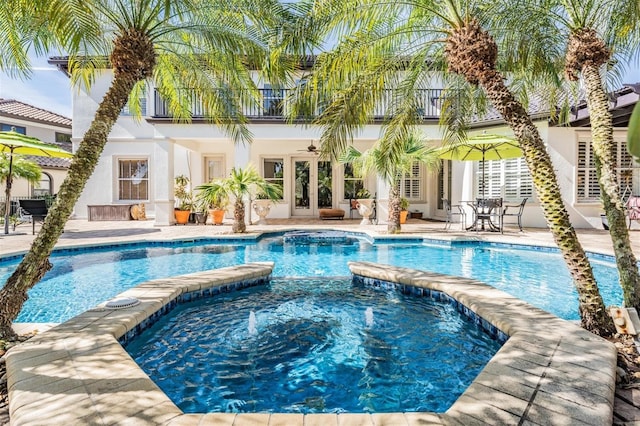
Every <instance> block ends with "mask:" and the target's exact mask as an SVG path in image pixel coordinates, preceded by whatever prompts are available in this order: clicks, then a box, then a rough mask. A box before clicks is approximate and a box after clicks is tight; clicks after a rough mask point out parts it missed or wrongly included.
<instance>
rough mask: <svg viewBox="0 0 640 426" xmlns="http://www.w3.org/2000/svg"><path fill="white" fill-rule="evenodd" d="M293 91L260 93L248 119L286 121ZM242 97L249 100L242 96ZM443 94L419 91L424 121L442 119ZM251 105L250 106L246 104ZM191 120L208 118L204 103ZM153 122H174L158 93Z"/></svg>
mask: <svg viewBox="0 0 640 426" xmlns="http://www.w3.org/2000/svg"><path fill="white" fill-rule="evenodd" d="M291 90H292V89H281V90H276V89H260V90H259V91H260V95H261V98H262V102H261V104H260V105H255V104H253V105H252V106H247V107H244V108H243V113H244V115H245V116H246V117H247V118H249V119H253V120H261V119H270V120H271V119H275V120H278V119H283V117H284V113H285V111H287V108H288V105H287V103H288V101H287V99H288V94H289V93H290V91H291ZM397 95H398V94H397V92H396V91H395V90H393V89H388V90H385V92H384V93H383V96H382V98H381V100H380V102H379V105H377V106H376V108H375V109H374V111H373V116H372V119H374V120H381V119H384V118H385V117H387V116H388V115H389V114H388V111H390V108H389V106H390V105H392V104H393V102H394V99H395V98H396V97H397ZM240 96H245V95H244V94H241V95H240ZM442 101H443V90H441V89H418V90H416V91H415V104H416V105H418V107H417V108H416V114H417V115H418V116H419V117H420V118H423V119H438V118H439V117H440V108H441V107H442ZM245 104H247V103H245ZM190 111H191V117H192V118H194V119H204V118H207V117H206V115H205V113H204V108H203V107H202V103H201V102H199V101H196V100H194V101H193V102H192V105H191V108H190ZM320 111H321V110H320V109H316V111H315V112H314V114H313V116H312V117H306V118H314V117H315V116H317V115H318V114H319V113H320ZM152 117H153V118H158V119H162V118H172V117H173V116H172V114H171V112H170V111H169V107H168V105H167V102H166V101H165V100H164V99H162V97H161V96H160V94H159V93H158V91H157V90H156V91H155V93H154V114H153V115H152Z"/></svg>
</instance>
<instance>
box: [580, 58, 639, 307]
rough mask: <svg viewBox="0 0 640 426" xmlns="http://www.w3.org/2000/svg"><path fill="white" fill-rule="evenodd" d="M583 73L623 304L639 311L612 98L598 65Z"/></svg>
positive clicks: (637, 279) (592, 138)
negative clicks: (616, 158)
mask: <svg viewBox="0 0 640 426" xmlns="http://www.w3.org/2000/svg"><path fill="white" fill-rule="evenodd" d="M582 75H583V77H584V82H585V85H586V89H587V106H588V107H589V117H590V120H591V146H592V148H593V153H594V163H595V166H596V175H597V177H598V183H599V184H600V197H601V198H602V204H603V206H604V211H605V213H606V214H607V220H608V221H609V233H610V235H611V241H612V243H613V251H614V253H615V257H616V265H617V266H618V274H619V276H620V286H621V287H622V291H623V296H624V305H625V306H628V307H634V308H636V309H639V310H640V277H639V276H638V264H637V262H636V257H635V255H634V254H633V250H632V249H631V241H630V239H629V231H628V230H627V224H626V220H625V213H624V206H623V205H622V200H621V199H620V195H619V193H618V179H617V177H616V174H615V169H614V164H615V161H614V158H613V144H614V142H613V124H612V121H613V120H612V118H611V112H610V111H609V99H608V97H607V93H606V92H605V90H604V88H603V87H602V79H601V77H600V72H599V70H598V67H596V66H593V65H585V66H584V67H583V68H582Z"/></svg>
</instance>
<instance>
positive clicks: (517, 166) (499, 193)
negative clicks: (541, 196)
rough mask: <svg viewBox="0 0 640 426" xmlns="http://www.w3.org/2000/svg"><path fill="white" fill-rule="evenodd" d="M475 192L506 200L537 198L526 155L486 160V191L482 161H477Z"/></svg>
mask: <svg viewBox="0 0 640 426" xmlns="http://www.w3.org/2000/svg"><path fill="white" fill-rule="evenodd" d="M475 163H476V164H475V168H474V173H475V176H476V179H475V180H474V188H473V190H474V193H475V194H476V197H478V198H481V197H484V198H502V199H504V201H506V202H510V203H515V202H518V203H519V202H521V201H522V199H523V198H525V197H526V198H529V199H535V188H534V186H533V179H532V177H531V173H530V172H529V167H528V166H527V162H526V160H525V159H524V157H518V158H508V159H503V160H486V161H485V166H486V167H487V171H486V173H485V180H486V181H487V182H488V185H487V189H486V191H484V193H483V191H482V161H477V162H475Z"/></svg>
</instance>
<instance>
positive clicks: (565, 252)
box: [480, 70, 615, 336]
mask: <svg viewBox="0 0 640 426" xmlns="http://www.w3.org/2000/svg"><path fill="white" fill-rule="evenodd" d="M480 84H481V85H482V87H483V88H484V90H485V92H486V93H487V96H488V97H489V99H490V100H491V102H492V104H493V106H494V107H495V108H496V109H497V110H498V111H499V112H500V114H501V115H502V117H503V118H504V119H505V121H506V122H507V123H508V124H509V126H510V127H511V129H512V130H513V132H514V134H515V136H516V138H517V139H518V141H519V142H520V146H521V148H522V151H523V153H524V158H525V160H526V162H527V166H528V167H529V171H530V173H531V176H532V179H533V184H534V185H535V188H536V193H537V196H538V199H539V200H540V205H541V207H542V210H543V211H544V215H545V218H546V220H547V224H548V226H549V229H550V230H551V232H552V234H553V237H554V240H555V242H556V244H557V245H558V248H559V249H560V252H561V253H562V256H563V258H564V260H565V262H566V264H567V267H568V268H569V271H570V273H571V276H572V278H573V282H574V285H575V286H576V289H577V290H578V302H579V311H580V317H581V323H582V327H583V328H585V329H586V330H589V331H591V332H592V333H594V334H598V335H600V336H609V335H611V334H613V333H614V332H615V329H614V326H613V321H612V319H611V317H609V315H608V314H607V312H606V309H605V306H604V302H603V300H602V296H601V295H600V291H599V289H598V284H597V283H596V279H595V277H594V275H593V270H592V268H591V264H590V263H589V259H588V258H587V255H586V253H585V251H584V249H583V248H582V245H581V244H580V241H578V236H577V234H576V232H575V229H574V228H573V226H572V225H571V222H570V221H569V214H568V213H567V211H566V209H565V206H564V202H563V201H562V196H561V194H560V187H559V185H558V182H557V178H556V174H555V171H554V169H553V164H552V162H551V157H550V156H549V153H548V152H547V150H546V148H545V146H544V143H543V142H542V139H541V137H540V133H539V132H538V129H537V128H536V126H535V125H534V124H533V121H531V118H530V117H529V114H527V111H526V110H525V109H524V107H523V106H522V105H521V104H520V103H519V102H518V101H517V100H516V99H515V97H514V96H513V94H512V93H511V91H510V90H509V89H508V88H507V86H506V85H505V84H504V81H503V78H502V76H501V75H500V73H499V72H497V71H495V70H492V71H488V72H486V73H485V75H484V78H482V80H481V81H480Z"/></svg>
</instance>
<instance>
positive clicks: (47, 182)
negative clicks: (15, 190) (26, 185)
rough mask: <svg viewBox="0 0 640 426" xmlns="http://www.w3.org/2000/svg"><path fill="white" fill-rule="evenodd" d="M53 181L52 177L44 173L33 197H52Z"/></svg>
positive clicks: (35, 187) (34, 189)
mask: <svg viewBox="0 0 640 426" xmlns="http://www.w3.org/2000/svg"><path fill="white" fill-rule="evenodd" d="M52 182H53V179H51V175H50V174H48V173H45V172H42V176H41V177H40V182H38V184H36V185H35V186H34V188H33V196H34V197H41V196H43V195H50V194H51V193H52V185H51V183H52Z"/></svg>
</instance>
